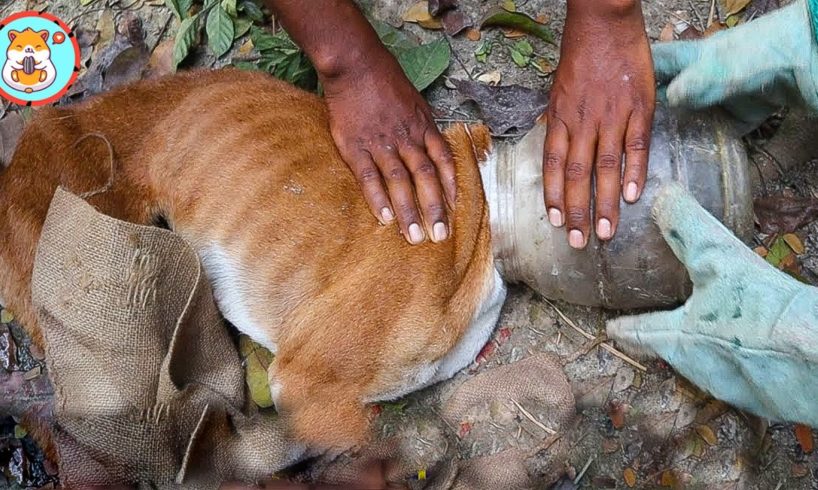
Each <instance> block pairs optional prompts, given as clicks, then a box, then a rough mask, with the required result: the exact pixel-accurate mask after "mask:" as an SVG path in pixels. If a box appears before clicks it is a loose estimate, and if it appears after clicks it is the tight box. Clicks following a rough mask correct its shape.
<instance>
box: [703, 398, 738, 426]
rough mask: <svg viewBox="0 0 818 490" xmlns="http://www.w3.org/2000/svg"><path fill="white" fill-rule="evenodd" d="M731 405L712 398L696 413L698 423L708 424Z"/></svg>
mask: <svg viewBox="0 0 818 490" xmlns="http://www.w3.org/2000/svg"><path fill="white" fill-rule="evenodd" d="M729 408H730V407H728V406H727V404H726V403H724V402H723V401H720V400H715V399H714V400H710V401H709V402H707V404H706V405H705V406H704V408H702V409H701V410H699V413H697V414H696V423H697V424H706V423H708V422H710V421H711V420H713V419H716V418H718V417H721V416H722V415H723V414H724V413H726V412H727V410H728V409H729Z"/></svg>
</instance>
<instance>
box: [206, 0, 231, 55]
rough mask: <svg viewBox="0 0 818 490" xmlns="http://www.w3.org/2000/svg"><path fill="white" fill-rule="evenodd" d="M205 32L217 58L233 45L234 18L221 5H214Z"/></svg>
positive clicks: (208, 16)
mask: <svg viewBox="0 0 818 490" xmlns="http://www.w3.org/2000/svg"><path fill="white" fill-rule="evenodd" d="M205 32H207V43H208V45H209V46H210V49H211V50H212V51H213V54H214V55H215V56H216V57H217V58H221V57H222V56H224V54H225V53H227V52H228V51H229V50H230V47H231V46H232V45H233V33H234V30H233V19H231V17H230V14H228V13H227V11H226V10H225V9H224V8H222V6H221V5H216V6H215V7H213V8H212V9H211V10H210V13H209V14H208V15H207V22H206V23H205Z"/></svg>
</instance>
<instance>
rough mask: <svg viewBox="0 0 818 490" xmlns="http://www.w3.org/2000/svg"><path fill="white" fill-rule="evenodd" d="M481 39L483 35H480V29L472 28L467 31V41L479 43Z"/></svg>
mask: <svg viewBox="0 0 818 490" xmlns="http://www.w3.org/2000/svg"><path fill="white" fill-rule="evenodd" d="M481 37H482V34H480V30H479V29H474V28H471V29H469V30H468V31H466V39H468V40H469V41H479V40H480V38H481Z"/></svg>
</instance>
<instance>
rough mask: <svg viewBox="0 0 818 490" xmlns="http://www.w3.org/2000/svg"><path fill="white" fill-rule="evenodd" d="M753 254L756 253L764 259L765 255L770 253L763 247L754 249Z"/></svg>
mask: <svg viewBox="0 0 818 490" xmlns="http://www.w3.org/2000/svg"><path fill="white" fill-rule="evenodd" d="M753 252H755V253H757V254H758V255H760V256H761V257H762V258H764V257H766V256H767V254H768V253H770V251H769V250H767V247H765V246H764V245H759V246H757V247H756V248H754V249H753Z"/></svg>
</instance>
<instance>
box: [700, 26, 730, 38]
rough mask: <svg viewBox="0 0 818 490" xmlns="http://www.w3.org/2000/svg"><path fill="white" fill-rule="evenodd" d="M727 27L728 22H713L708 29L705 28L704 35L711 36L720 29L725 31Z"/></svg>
mask: <svg viewBox="0 0 818 490" xmlns="http://www.w3.org/2000/svg"><path fill="white" fill-rule="evenodd" d="M725 29H727V24H722V23H721V22H713V23H712V24H710V25H709V26H708V27H707V29H705V31H704V37H710V36H712V35H713V34H715V33H717V32H719V31H723V30H725Z"/></svg>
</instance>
